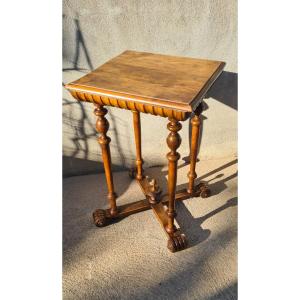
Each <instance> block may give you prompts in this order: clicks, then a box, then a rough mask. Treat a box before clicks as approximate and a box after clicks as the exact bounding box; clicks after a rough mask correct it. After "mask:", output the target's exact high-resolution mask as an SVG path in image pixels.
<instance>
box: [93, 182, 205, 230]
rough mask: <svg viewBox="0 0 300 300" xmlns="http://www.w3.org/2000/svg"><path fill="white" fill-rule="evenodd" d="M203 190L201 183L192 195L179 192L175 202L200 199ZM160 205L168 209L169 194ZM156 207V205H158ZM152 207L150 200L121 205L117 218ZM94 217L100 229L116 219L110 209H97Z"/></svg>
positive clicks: (183, 190)
mask: <svg viewBox="0 0 300 300" xmlns="http://www.w3.org/2000/svg"><path fill="white" fill-rule="evenodd" d="M140 186H141V185H140ZM203 189H205V185H204V184H202V183H201V184H199V185H197V186H196V187H195V189H194V192H193V193H192V194H191V193H188V192H187V190H186V189H182V190H180V191H177V192H176V194H175V201H183V200H186V199H189V198H193V197H199V196H200V195H201V192H202V191H203ZM142 191H143V192H144V188H142ZM144 194H145V192H144ZM160 203H162V204H163V205H165V206H166V207H167V205H168V203H169V195H168V194H164V195H162V196H161V201H160ZM154 205H156V203H155V204H154ZM152 207H153V205H152V204H150V203H149V200H148V199H147V198H145V199H143V200H139V201H136V202H132V203H127V204H124V205H120V206H118V216H117V218H125V217H128V216H130V215H132V214H135V213H139V212H141V211H145V210H148V209H151V208H152ZM94 215H96V217H97V218H100V221H101V222H100V221H99V222H98V223H96V222H95V217H94V222H95V224H96V225H97V226H99V227H102V226H104V225H107V224H108V223H109V222H110V221H112V220H114V219H115V217H113V216H112V215H111V214H110V209H106V210H104V209H97V210H95V212H94ZM166 224H167V222H166Z"/></svg>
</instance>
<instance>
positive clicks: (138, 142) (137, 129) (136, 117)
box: [132, 111, 143, 180]
mask: <svg viewBox="0 0 300 300" xmlns="http://www.w3.org/2000/svg"><path fill="white" fill-rule="evenodd" d="M132 113H133V128H134V138H135V147H136V161H135V164H136V175H135V178H136V179H138V180H142V179H143V167H142V165H143V159H142V139H141V117H140V113H139V112H138V111H133V112H132Z"/></svg>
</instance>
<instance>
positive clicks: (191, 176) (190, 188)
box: [187, 114, 211, 198]
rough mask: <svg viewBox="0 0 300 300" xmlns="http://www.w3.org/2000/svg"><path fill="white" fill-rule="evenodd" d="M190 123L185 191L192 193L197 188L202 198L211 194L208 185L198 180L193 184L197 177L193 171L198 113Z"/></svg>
mask: <svg viewBox="0 0 300 300" xmlns="http://www.w3.org/2000/svg"><path fill="white" fill-rule="evenodd" d="M191 124H192V138H191V153H190V171H189V172H188V175H187V176H188V178H189V185H188V188H187V192H188V193H190V194H193V193H195V192H196V190H199V192H200V196H201V197H202V198H206V197H209V196H210V195H211V191H210V189H209V188H208V186H207V185H206V184H205V183H203V182H200V184H198V185H197V186H195V184H194V182H195V179H196V178H197V173H196V172H195V169H196V162H197V151H198V143H199V135H200V126H201V119H200V116H199V114H195V115H194V117H193V118H192V119H191Z"/></svg>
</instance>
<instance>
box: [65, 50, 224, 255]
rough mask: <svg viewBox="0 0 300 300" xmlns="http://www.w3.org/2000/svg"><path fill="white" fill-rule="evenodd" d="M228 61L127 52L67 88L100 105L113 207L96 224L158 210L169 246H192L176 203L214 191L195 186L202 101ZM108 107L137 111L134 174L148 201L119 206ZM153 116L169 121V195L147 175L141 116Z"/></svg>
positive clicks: (96, 215)
mask: <svg viewBox="0 0 300 300" xmlns="http://www.w3.org/2000/svg"><path fill="white" fill-rule="evenodd" d="M224 66H225V63H224V62H220V61H212V60H202V59H194V58H186V57H175V56H169V55H160V54H153V53H146V52H136V51H125V52H123V53H122V54H120V55H118V56H117V57H115V58H113V59H111V60H110V61H108V62H107V63H105V64H104V65H102V66H100V67H99V68H97V69H95V70H94V71H92V72H90V73H89V74H87V75H85V76H83V77H82V78H80V79H78V80H76V81H74V82H71V83H69V84H67V85H65V87H66V88H67V89H68V90H69V91H70V93H71V94H72V96H73V97H74V98H75V99H77V100H79V101H88V102H91V103H93V104H94V105H95V110H94V113H95V115H96V116H97V121H96V129H97V131H98V132H99V138H98V142H99V144H100V146H101V149H102V157H103V164H104V169H105V176H106V182H107V187H108V195H107V198H108V201H109V204H110V208H109V209H106V210H103V209H97V210H95V211H94V213H93V219H94V223H95V225H97V226H99V227H101V226H104V225H107V224H108V223H109V222H111V221H113V220H115V219H118V218H124V217H126V216H128V215H131V214H134V213H137V212H140V211H144V210H147V209H150V208H152V210H153V212H154V214H155V216H156V217H157V219H158V221H159V222H160V224H161V225H162V228H163V230H164V231H165V233H166V235H167V237H168V243H167V247H168V249H169V250H170V251H172V252H176V251H179V250H182V249H184V248H186V246H187V240H186V237H185V235H184V234H183V233H182V232H181V231H180V228H177V227H176V226H175V225H174V218H175V217H176V211H175V202H176V201H181V200H184V199H188V198H192V197H198V196H201V197H208V196H209V195H210V190H209V188H208V187H207V186H206V185H205V184H204V183H202V182H200V183H199V184H198V185H195V183H194V181H195V178H197V174H196V172H195V166H196V161H197V147H198V141H199V132H200V130H199V129H200V125H201V124H200V117H199V116H200V114H201V112H202V99H203V98H204V96H205V94H206V92H207V91H208V89H209V88H210V86H211V85H212V84H213V83H214V81H215V80H216V78H217V77H218V76H219V75H220V74H221V72H222V70H223V68H224ZM105 106H113V107H118V108H121V109H127V110H131V111H132V114H133V125H134V135H135V144H136V167H135V168H134V170H133V171H132V172H130V175H131V176H132V177H133V178H135V179H136V181H137V182H138V183H139V185H140V187H141V189H142V191H143V193H144V195H145V199H143V200H140V201H137V202H134V203H129V204H126V205H121V206H117V203H116V199H117V195H116V193H115V189H114V182H113V174H112V170H111V155H110V148H109V143H110V141H111V139H110V138H109V137H108V136H107V131H108V129H109V123H108V121H107V119H106V117H105V115H106V114H107V109H106V108H105ZM141 112H142V113H148V114H152V115H155V116H160V117H165V118H168V119H169V123H168V124H167V128H168V130H169V131H170V133H169V135H168V137H167V145H168V147H169V148H170V152H169V153H168V154H167V159H168V191H167V193H166V194H163V193H162V190H161V188H160V187H159V186H158V184H157V182H156V180H155V179H149V178H148V177H147V176H145V173H144V170H143V167H142V165H143V159H142V151H141V149H142V143H141V121H140V113H141ZM191 115H193V116H192V118H191V125H192V132H191V150H190V170H189V172H188V180H189V182H188V188H187V189H183V190H180V191H176V180H177V162H178V160H179V158H180V154H179V153H178V152H177V149H178V148H179V146H180V143H181V138H180V136H179V133H178V132H179V130H180V129H181V127H182V125H181V123H180V121H185V120H187V119H189V118H190V117H191Z"/></svg>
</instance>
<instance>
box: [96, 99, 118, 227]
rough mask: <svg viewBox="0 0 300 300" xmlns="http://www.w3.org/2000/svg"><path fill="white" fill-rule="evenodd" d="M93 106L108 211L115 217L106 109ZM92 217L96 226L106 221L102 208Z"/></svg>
mask: <svg viewBox="0 0 300 300" xmlns="http://www.w3.org/2000/svg"><path fill="white" fill-rule="evenodd" d="M95 106H96V108H95V110H94V113H95V115H96V116H97V117H98V118H97V121H96V129H97V131H98V132H99V138H98V142H99V144H100V146H101V150H102V158H103V164H104V171H105V177H106V183H107V189H108V195H107V198H108V201H109V204H110V210H109V212H110V215H111V216H112V217H116V216H117V214H118V210H117V205H116V198H117V195H116V193H115V191H114V183H113V176H112V171H111V155H110V148H109V143H110V141H111V139H110V138H109V137H108V136H107V135H106V133H107V131H108V128H109V123H108V121H107V119H106V118H105V115H106V114H107V109H106V108H104V107H103V106H102V105H99V104H95ZM93 217H94V222H95V224H96V225H97V226H103V225H105V223H106V220H105V212H104V211H103V210H100V209H97V210H96V211H95V212H94V213H93Z"/></svg>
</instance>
